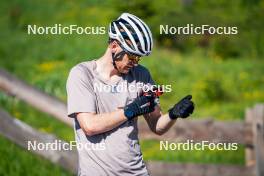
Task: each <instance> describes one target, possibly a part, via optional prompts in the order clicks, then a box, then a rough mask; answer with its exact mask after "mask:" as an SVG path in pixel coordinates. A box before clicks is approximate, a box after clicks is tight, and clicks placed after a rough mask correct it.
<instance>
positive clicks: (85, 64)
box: [70, 61, 94, 75]
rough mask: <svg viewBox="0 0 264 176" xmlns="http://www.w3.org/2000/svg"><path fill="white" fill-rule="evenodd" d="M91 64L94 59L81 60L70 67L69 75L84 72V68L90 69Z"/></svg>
mask: <svg viewBox="0 0 264 176" xmlns="http://www.w3.org/2000/svg"><path fill="white" fill-rule="evenodd" d="M93 64H94V61H86V62H81V63H79V64H77V65H75V66H73V67H72V68H71V70H70V75H72V74H83V73H85V71H86V69H90V70H92V67H93Z"/></svg>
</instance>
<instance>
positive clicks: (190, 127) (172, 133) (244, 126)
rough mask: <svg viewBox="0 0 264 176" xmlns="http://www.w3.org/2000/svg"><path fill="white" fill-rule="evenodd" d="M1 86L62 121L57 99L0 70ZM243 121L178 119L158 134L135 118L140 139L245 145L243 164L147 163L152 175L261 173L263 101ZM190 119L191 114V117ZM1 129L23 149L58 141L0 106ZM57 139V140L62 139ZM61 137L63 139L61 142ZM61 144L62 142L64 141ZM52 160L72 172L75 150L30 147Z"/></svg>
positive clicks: (63, 115) (62, 107)
mask: <svg viewBox="0 0 264 176" xmlns="http://www.w3.org/2000/svg"><path fill="white" fill-rule="evenodd" d="M0 90H2V91H4V92H5V93H6V94H8V95H11V96H15V97H17V98H18V99H21V100H23V101H25V102H27V103H28V104H30V105H31V106H33V107H35V108H37V109H39V110H41V111H43V112H45V113H48V114H50V115H52V116H54V117H55V118H57V119H58V120H60V121H62V122H64V123H65V124H67V125H71V124H72V123H71V120H70V119H69V118H67V117H66V105H65V104H64V103H63V102H61V101H60V100H58V99H56V98H54V97H51V96H49V95H47V94H46V93H43V92H42V91H40V90H38V89H36V88H34V87H33V86H30V85H28V84H26V83H25V82H23V81H21V80H19V79H17V78H16V77H14V76H12V75H10V74H9V73H7V72H6V71H4V70H1V69H0ZM245 114H246V116H245V121H244V122H241V121H237V122H234V121H232V122H220V121H214V120H212V119H202V120H187V119H185V120H180V119H179V120H178V121H177V124H176V125H175V126H174V127H173V128H172V129H170V130H169V132H168V133H166V134H165V135H163V136H156V135H154V134H152V133H151V132H150V130H149V129H148V127H147V125H146V123H144V122H142V121H140V122H139V125H138V127H139V131H140V134H139V135H140V138H141V139H158V140H168V141H175V142H179V141H186V140H188V139H192V140H194V141H201V140H207V141H210V142H233V143H234V142H236V143H239V144H242V145H245V147H246V150H245V155H246V165H245V166H236V165H210V164H172V163H163V162H153V161H150V162H147V167H148V170H149V172H150V174H151V175H153V176H185V175H186V176H187V175H188V176H200V175H201V176H202V175H203V176H207V175H208V176H218V175H219V176H220V175H221V176H236V175H239V176H240V175H241V176H243V175H245V176H253V175H254V176H264V167H263V166H264V105H261V104H258V105H256V106H254V107H253V108H248V109H246V113H245ZM194 119H195V118H194ZM0 120H1V121H2V123H0V134H2V135H3V136H5V137H7V138H8V139H10V140H11V141H13V142H15V143H16V144H18V145H20V146H22V147H24V148H27V144H26V142H27V141H30V140H36V141H39V142H51V141H54V140H59V139H58V138H57V137H55V136H54V135H50V134H45V133H41V132H38V131H37V130H35V129H33V128H32V127H30V126H28V125H27V124H25V123H23V122H21V121H19V120H18V119H15V118H13V117H11V116H10V115H9V114H8V113H7V112H4V111H3V110H0ZM61 141H62V140H61ZM62 142H63V141H62ZM63 143H65V142H63ZM34 152H35V153H36V154H39V155H41V156H43V157H44V158H47V159H49V160H51V161H52V162H53V163H56V164H59V165H61V166H62V167H64V168H66V169H68V170H70V171H72V172H76V164H77V152H76V151H75V150H73V151H56V152H55V151H44V152H43V151H34Z"/></svg>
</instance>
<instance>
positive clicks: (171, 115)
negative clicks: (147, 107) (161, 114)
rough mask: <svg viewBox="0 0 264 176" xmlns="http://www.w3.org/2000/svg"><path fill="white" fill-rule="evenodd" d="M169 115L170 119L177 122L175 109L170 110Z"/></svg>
mask: <svg viewBox="0 0 264 176" xmlns="http://www.w3.org/2000/svg"><path fill="white" fill-rule="evenodd" d="M168 115H169V118H170V119H171V120H175V119H177V118H178V116H177V115H175V114H174V113H173V109H170V110H169V113H168Z"/></svg>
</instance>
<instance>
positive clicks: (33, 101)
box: [0, 69, 72, 125]
mask: <svg viewBox="0 0 264 176" xmlns="http://www.w3.org/2000/svg"><path fill="white" fill-rule="evenodd" d="M0 90H3V91H4V92H6V93H7V94H8V95H11V96H15V97H17V98H18V99H21V100H23V101H25V102H26V103H28V104H30V105H31V106H33V107H35V108H36V109H38V110H40V111H42V112H45V113H47V114H50V115H52V116H53V117H55V118H57V119H59V120H60V121H62V122H64V123H66V124H68V125H72V122H71V120H70V119H69V118H67V113H66V105H65V103H63V102H62V101H60V100H59V99H57V98H54V97H52V96H50V95H48V94H47V93H44V92H42V91H41V90H39V89H36V88H35V87H33V86H31V85H29V84H27V83H25V82H24V81H21V80H19V79H18V78H16V77H15V76H13V75H11V74H10V73H8V72H7V71H5V70H3V69H0Z"/></svg>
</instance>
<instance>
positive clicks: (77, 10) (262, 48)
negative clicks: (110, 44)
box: [0, 0, 264, 176]
mask: <svg viewBox="0 0 264 176" xmlns="http://www.w3.org/2000/svg"><path fill="white" fill-rule="evenodd" d="M263 11H264V1H262V0H251V1H248V0H234V1H229V0H219V1H213V0H209V1H202V0H168V1H151V0H135V1H130V2H127V3H124V1H121V0H109V1H103V0H102V1H101V0H93V1H87V0H86V1H84V0H83V1H72V0H68V1H62V0H46V1H44V0H39V1H34V0H10V1H0V13H1V17H0V28H1V32H0V38H1V43H0V67H1V68H4V69H5V70H7V71H9V72H10V73H12V74H14V75H15V76H16V77H18V78H19V79H22V80H24V81H25V82H27V83H28V84H30V85H33V86H34V87H37V88H38V89H40V90H42V91H44V92H46V93H48V94H50V95H52V96H54V97H57V98H59V99H60V100H62V101H64V102H65V103H66V90H65V83H66V79H67V76H68V73H69V70H70V69H71V68H72V67H73V66H74V65H76V64H78V63H79V62H83V61H87V60H92V59H95V58H98V57H100V56H101V55H102V54H103V53H104V51H105V50H106V47H107V40H108V36H107V34H105V35H85V34H83V35H75V34H73V35H28V34H27V25H29V24H32V25H34V24H36V25H39V26H53V25H54V24H62V25H65V26H67V25H71V24H76V25H78V26H84V27H85V26H105V27H107V28H108V25H109V22H110V21H111V20H113V19H116V18H117V17H118V16H119V15H120V14H121V13H122V12H129V13H132V14H135V15H137V16H139V17H141V18H142V19H144V21H145V22H146V23H147V24H149V26H150V28H151V30H152V32H153V36H154V42H155V45H154V49H153V54H151V55H150V56H149V57H146V58H144V59H143V60H142V63H141V64H142V65H144V66H146V67H147V68H148V69H149V71H150V72H151V74H152V77H153V79H154V80H155V81H156V82H157V83H158V84H171V85H172V90H173V91H172V92H171V93H166V94H164V95H163V96H162V97H161V100H160V101H161V106H162V109H163V111H164V112H165V111H166V110H167V109H168V108H169V107H171V106H172V105H173V104H174V103H176V102H177V101H178V100H179V99H180V98H182V97H183V96H185V95H186V94H192V95H193V99H194V101H195V103H196V110H195V112H194V114H193V116H192V118H195V119H203V118H208V117H210V118H212V119H214V120H218V121H243V120H244V117H245V109H246V107H251V106H253V105H254V104H256V103H258V102H263V101H264V57H263V56H264V35H263V28H264V20H263V19H264V13H263ZM188 23H189V24H194V26H199V25H203V24H208V25H211V26H237V27H238V34H237V35H208V34H205V35H160V34H159V26H160V25H162V24H163V25H166V24H168V25H171V26H185V25H186V24H188ZM0 106H1V108H2V109H4V110H6V111H7V112H9V113H10V114H11V115H12V116H13V117H15V118H17V119H19V120H21V121H23V122H25V123H27V124H29V125H30V126H32V127H34V128H36V129H38V130H39V131H42V132H47V133H52V134H55V135H56V136H58V137H59V138H61V139H63V140H65V141H70V140H74V133H73V129H72V128H71V127H69V126H67V125H65V124H64V123H62V122H60V121H58V120H56V119H54V118H53V117H51V116H49V115H46V114H45V113H42V112H39V111H37V110H35V109H34V108H32V107H31V106H29V105H27V104H26V103H24V102H23V101H20V100H19V99H17V98H16V97H10V96H8V95H6V94H5V93H3V92H0ZM140 142H141V147H142V152H143V156H144V159H145V160H146V161H163V162H173V163H174V162H175V163H205V164H208V163H210V164H232V165H245V152H244V146H242V145H241V146H239V149H238V150H237V151H228V152H224V151H217V150H215V151H209V150H207V151H177V152H175V151H160V150H159V141H158V140H150V139H149V140H143V139H142V140H141V141H140ZM0 143H1V145H0V154H1V156H2V157H1V158H0V175H14V176H15V175H71V173H70V172H69V171H67V170H64V169H62V168H61V167H60V166H57V165H54V164H52V163H50V162H49V161H48V160H43V159H42V158H41V157H39V156H36V155H34V154H32V153H30V152H28V151H26V150H24V149H23V148H21V147H19V146H17V145H15V144H14V143H12V142H11V141H9V140H8V139H6V138H5V137H3V136H0Z"/></svg>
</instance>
